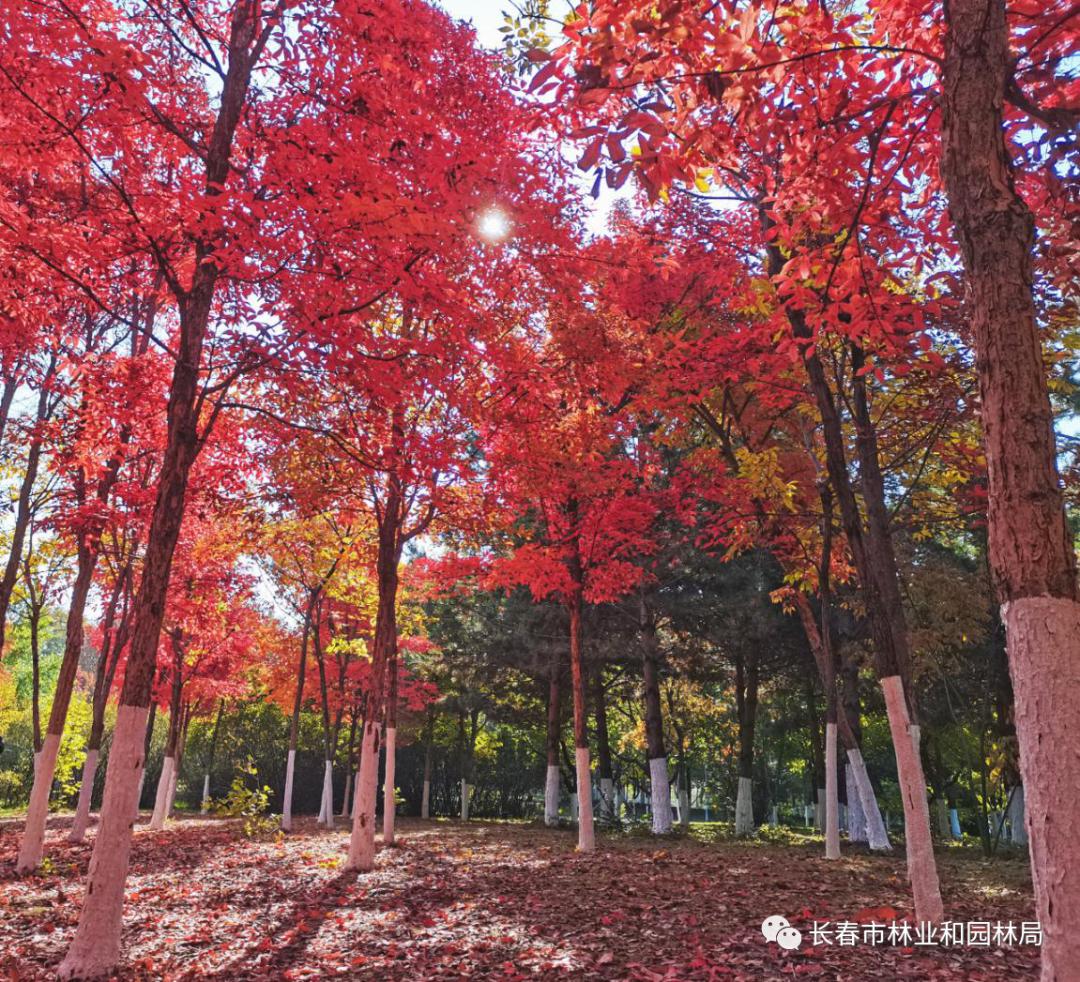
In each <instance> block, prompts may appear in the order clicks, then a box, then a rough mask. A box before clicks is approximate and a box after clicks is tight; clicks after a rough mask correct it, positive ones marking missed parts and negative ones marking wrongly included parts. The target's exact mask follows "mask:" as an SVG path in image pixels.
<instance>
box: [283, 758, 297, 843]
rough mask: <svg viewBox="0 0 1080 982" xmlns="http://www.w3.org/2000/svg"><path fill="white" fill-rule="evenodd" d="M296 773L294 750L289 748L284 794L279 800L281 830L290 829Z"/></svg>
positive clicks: (289, 830)
mask: <svg viewBox="0 0 1080 982" xmlns="http://www.w3.org/2000/svg"><path fill="white" fill-rule="evenodd" d="M295 773H296V751H295V750H290V751H289V756H288V759H287V760H286V762H285V794H284V796H283V797H282V800H281V830H282V831H283V832H291V831H292V800H293V780H294V775H295Z"/></svg>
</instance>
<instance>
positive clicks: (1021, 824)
mask: <svg viewBox="0 0 1080 982" xmlns="http://www.w3.org/2000/svg"><path fill="white" fill-rule="evenodd" d="M1024 811H1025V808H1024V786H1023V785H1022V784H1018V785H1017V786H1016V788H1015V789H1013V791H1012V792H1011V794H1010V799H1009V841H1010V842H1012V843H1013V844H1014V845H1017V846H1026V845H1027V844H1028V835H1027V828H1026V826H1025V818H1024Z"/></svg>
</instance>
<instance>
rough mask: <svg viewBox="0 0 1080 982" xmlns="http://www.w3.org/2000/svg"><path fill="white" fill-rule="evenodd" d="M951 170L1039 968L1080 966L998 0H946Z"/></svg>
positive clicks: (1051, 478) (1058, 613) (1051, 499)
mask: <svg viewBox="0 0 1080 982" xmlns="http://www.w3.org/2000/svg"><path fill="white" fill-rule="evenodd" d="M945 15H946V33H945V60H944V64H943V71H942V75H943V84H942V100H941V110H942V143H943V148H942V149H943V159H942V174H943V177H944V179H945V186H946V189H947V191H948V196H949V210H950V213H951V215H952V218H953V222H954V224H955V227H956V232H957V239H958V240H959V243H960V247H961V253H962V255H963V259H964V267H965V269H966V272H967V280H968V288H969V291H970V297H971V320H972V327H973V331H974V336H975V346H976V349H977V353H978V371H979V389H980V396H981V399H980V405H981V419H982V426H983V433H984V445H985V448H986V461H987V471H988V480H989V523H988V531H989V553H990V564H991V568H992V570H993V573H994V579H995V584H996V587H997V592H998V597H999V599H1000V601H1001V602H1002V621H1003V622H1004V624H1005V633H1006V638H1007V647H1008V654H1009V668H1010V673H1011V675H1012V683H1013V691H1014V692H1015V696H1016V731H1017V737H1018V740H1019V744H1020V770H1021V774H1022V778H1023V784H1024V789H1025V792H1026V801H1025V805H1026V811H1027V819H1026V822H1027V832H1028V836H1029V838H1030V840H1031V868H1032V877H1033V880H1034V884H1035V899H1036V909H1037V912H1038V915H1039V921H1040V922H1041V924H1042V929H1043V949H1042V978H1043V980H1044V982H1052V980H1063V979H1069V978H1072V977H1074V975H1075V972H1076V966H1077V965H1080V933H1078V932H1077V931H1076V929H1075V928H1076V924H1077V923H1080V878H1078V877H1077V876H1076V875H1075V870H1076V866H1077V857H1078V851H1080V850H1078V846H1077V841H1076V836H1075V835H1074V834H1073V831H1072V829H1071V825H1070V821H1069V817H1070V816H1072V815H1075V814H1076V811H1077V808H1078V807H1080V758H1078V757H1077V755H1076V754H1075V753H1071V754H1069V753H1063V752H1062V748H1063V747H1071V746H1074V745H1075V743H1076V734H1077V733H1078V732H1080V703H1078V702H1077V699H1076V692H1077V691H1080V602H1078V596H1077V586H1076V557H1075V553H1074V550H1073V536H1072V532H1071V530H1070V529H1069V526H1068V524H1067V522H1066V518H1065V511H1064V505H1063V499H1062V492H1061V485H1060V481H1059V477H1058V473H1057V453H1056V447H1055V441H1054V432H1053V418H1052V413H1051V408H1050V400H1049V396H1048V390H1047V380H1046V368H1045V364H1044V361H1043V352H1042V346H1041V343H1040V335H1039V326H1038V323H1037V320H1036V312H1035V304H1034V297H1033V292H1032V284H1033V279H1034V276H1033V264H1032V250H1033V246H1034V238H1035V223H1034V219H1033V217H1032V214H1031V211H1030V209H1029V208H1028V207H1027V204H1026V202H1025V201H1024V200H1023V198H1021V196H1020V195H1019V194H1018V193H1017V191H1016V187H1015V184H1014V180H1013V173H1012V160H1011V154H1010V151H1009V149H1008V147H1007V146H1006V143H1005V139H1004V125H1003V116H1002V107H1003V103H1004V99H1005V95H1006V91H1007V89H1008V87H1009V86H1010V85H1011V84H1015V83H1013V81H1012V78H1011V65H1012V54H1011V53H1010V51H1009V42H1008V37H1009V34H1008V26H1007V23H1006V5H1005V3H1004V0H950V3H949V4H948V5H946V8H945Z"/></svg>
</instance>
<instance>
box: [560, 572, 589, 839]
mask: <svg viewBox="0 0 1080 982" xmlns="http://www.w3.org/2000/svg"><path fill="white" fill-rule="evenodd" d="M572 575H573V576H574V584H575V586H574V591H573V593H572V594H571V595H570V597H569V598H568V600H567V605H568V607H569V608H570V678H571V684H572V686H573V690H574V757H575V761H574V763H575V774H576V776H577V805H578V823H577V824H578V844H577V848H578V851H579V852H592V851H593V849H594V848H595V847H596V841H595V837H594V833H593V809H592V775H591V773H590V769H589V731H588V726H587V723H586V714H587V709H586V702H585V666H584V664H583V659H582V651H581V607H582V599H581V568H580V560H578V558H577V555H576V553H575V555H574V561H573V569H572Z"/></svg>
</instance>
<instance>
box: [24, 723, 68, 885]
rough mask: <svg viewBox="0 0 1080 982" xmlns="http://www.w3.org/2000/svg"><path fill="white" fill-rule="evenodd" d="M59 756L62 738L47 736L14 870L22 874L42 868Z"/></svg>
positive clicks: (35, 769) (37, 768)
mask: <svg viewBox="0 0 1080 982" xmlns="http://www.w3.org/2000/svg"><path fill="white" fill-rule="evenodd" d="M59 752H60V734H58V733H46V734H45V740H44V741H43V742H42V744H41V750H40V751H39V752H38V755H37V757H36V758H35V762H34V787H33V789H32V790H31V792H30V806H29V808H27V810H26V825H25V826H24V828H23V836H22V842H21V843H20V844H19V859H18V862H17V863H16V866H15V868H16V871H17V872H19V873H29V872H30V871H31V870H35V869H37V868H38V866H39V865H40V864H41V857H42V854H43V853H44V851H45V825H46V823H47V822H48V821H49V792H50V791H51V790H52V782H53V775H54V774H55V773H56V755H57V754H58V753H59Z"/></svg>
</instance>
